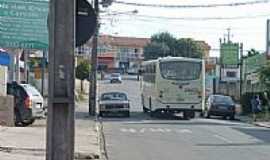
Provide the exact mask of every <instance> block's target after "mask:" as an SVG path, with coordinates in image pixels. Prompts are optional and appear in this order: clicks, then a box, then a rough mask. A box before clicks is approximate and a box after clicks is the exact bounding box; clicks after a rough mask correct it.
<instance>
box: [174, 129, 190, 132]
mask: <svg viewBox="0 0 270 160" xmlns="http://www.w3.org/2000/svg"><path fill="white" fill-rule="evenodd" d="M176 132H178V133H192V131H191V130H189V129H178V130H176Z"/></svg>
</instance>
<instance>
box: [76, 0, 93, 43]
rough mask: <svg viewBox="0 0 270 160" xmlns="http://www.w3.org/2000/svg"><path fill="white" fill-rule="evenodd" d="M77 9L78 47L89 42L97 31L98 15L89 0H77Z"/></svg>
mask: <svg viewBox="0 0 270 160" xmlns="http://www.w3.org/2000/svg"><path fill="white" fill-rule="evenodd" d="M76 2H77V9H76V46H81V45H83V44H84V43H85V42H87V41H88V40H89V39H90V38H91V36H92V35H93V34H94V31H95V29H96V26H97V23H96V14H95V11H94V9H93V8H92V6H91V5H90V4H89V2H88V1H87V0H77V1H76Z"/></svg>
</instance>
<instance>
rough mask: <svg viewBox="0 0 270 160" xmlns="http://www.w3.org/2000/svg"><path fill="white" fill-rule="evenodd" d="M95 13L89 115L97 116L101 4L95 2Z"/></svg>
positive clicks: (96, 0)
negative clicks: (95, 25)
mask: <svg viewBox="0 0 270 160" xmlns="http://www.w3.org/2000/svg"><path fill="white" fill-rule="evenodd" d="M94 5H95V12H96V16H97V19H96V21H97V22H96V24H97V27H96V31H95V33H94V35H93V42H92V54H91V73H90V86H89V115H95V114H96V97H97V95H96V93H97V77H96V74H97V47H98V34H99V23H98V17H99V3H98V0H95V3H94Z"/></svg>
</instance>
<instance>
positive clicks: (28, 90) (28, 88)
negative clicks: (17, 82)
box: [22, 85, 40, 96]
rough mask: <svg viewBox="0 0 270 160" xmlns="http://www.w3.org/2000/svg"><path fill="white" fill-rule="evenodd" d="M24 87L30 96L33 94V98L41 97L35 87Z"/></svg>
mask: <svg viewBox="0 0 270 160" xmlns="http://www.w3.org/2000/svg"><path fill="white" fill-rule="evenodd" d="M22 87H23V88H24V89H25V91H26V92H27V93H28V94H31V95H32V96H39V95H40V93H39V92H38V90H37V89H36V88H35V87H33V86H31V85H22Z"/></svg>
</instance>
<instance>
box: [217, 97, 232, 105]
mask: <svg viewBox="0 0 270 160" xmlns="http://www.w3.org/2000/svg"><path fill="white" fill-rule="evenodd" d="M214 103H225V104H233V100H232V98H231V97H228V96H214Z"/></svg>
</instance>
